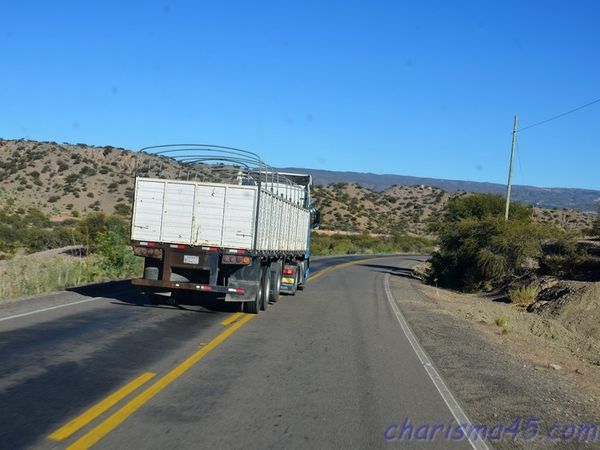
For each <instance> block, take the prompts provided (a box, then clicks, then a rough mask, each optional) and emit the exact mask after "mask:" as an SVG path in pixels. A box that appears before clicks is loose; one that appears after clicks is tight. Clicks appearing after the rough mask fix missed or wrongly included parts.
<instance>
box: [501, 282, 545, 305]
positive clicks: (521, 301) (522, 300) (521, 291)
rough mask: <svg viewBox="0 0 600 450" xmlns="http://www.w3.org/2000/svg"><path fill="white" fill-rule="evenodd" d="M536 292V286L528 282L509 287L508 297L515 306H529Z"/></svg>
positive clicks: (537, 291)
mask: <svg viewBox="0 0 600 450" xmlns="http://www.w3.org/2000/svg"><path fill="white" fill-rule="evenodd" d="M538 293H539V290H538V288H537V286H535V285H533V284H530V285H528V286H520V287H517V288H514V289H510V290H509V291H508V298H509V299H510V301H511V302H513V303H514V304H515V305H517V306H529V305H531V304H532V303H533V302H534V301H535V298H536V297H537V295H538Z"/></svg>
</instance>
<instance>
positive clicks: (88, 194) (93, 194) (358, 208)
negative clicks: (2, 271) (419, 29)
mask: <svg viewBox="0 0 600 450" xmlns="http://www.w3.org/2000/svg"><path fill="white" fill-rule="evenodd" d="M136 171H137V173H142V174H144V175H146V174H148V173H149V174H156V173H157V172H158V171H160V172H161V173H162V175H163V176H164V177H168V178H179V179H186V178H187V177H188V172H187V171H188V168H187V167H186V166H183V165H181V164H179V163H178V162H176V161H174V160H171V159H168V158H165V157H158V156H156V155H150V154H145V153H137V152H132V151H130V150H126V149H123V148H115V147H94V146H88V145H85V144H67V143H63V144H58V143H56V142H36V141H26V140H0V183H1V186H2V187H1V188H0V201H1V202H2V204H3V205H4V206H5V207H6V206H9V207H11V208H12V209H13V210H19V208H21V209H22V210H23V211H25V210H27V208H29V207H32V206H33V207H36V208H38V209H40V210H41V211H42V212H44V213H45V214H47V215H49V216H51V219H52V220H54V221H63V220H66V219H68V218H78V217H82V216H84V215H86V214H89V213H91V212H94V211H103V212H105V213H108V214H113V213H114V214H119V215H121V216H123V217H128V216H129V215H130V214H131V198H132V195H133V175H134V173H136ZM298 171H303V172H312V173H313V175H315V181H316V183H317V186H315V187H314V189H313V197H314V200H315V203H316V205H317V207H319V208H320V209H321V210H322V228H323V229H325V230H327V229H328V230H340V231H352V232H370V233H383V234H385V233H391V232H397V231H403V232H409V233H412V234H418V235H422V234H425V233H426V223H427V221H429V220H431V219H435V218H436V217H437V216H439V214H441V212H442V210H443V209H444V207H445V205H446V203H447V202H448V200H449V199H450V198H452V197H454V196H458V195H465V192H464V191H456V189H451V190H450V192H446V191H444V190H443V189H441V188H438V187H435V186H430V185H426V184H412V185H391V186H387V187H385V183H390V182H392V181H398V180H399V179H409V180H415V179H416V178H413V177H399V176H395V175H373V174H357V175H360V176H361V177H363V178H361V179H362V181H363V182H364V183H365V184H368V186H365V185H362V184H360V183H358V182H356V183H339V182H337V183H331V184H324V180H328V179H329V178H327V177H337V176H339V177H342V178H343V177H345V176H349V175H345V174H347V173H343V172H342V173H339V174H338V173H337V172H328V171H311V170H307V169H298ZM323 174H325V175H323ZM219 176H221V175H219ZM381 177H383V178H381ZM386 177H388V178H386ZM394 177H395V178H394ZM199 179H200V180H203V181H217V179H218V178H217V175H216V174H214V173H213V172H211V171H209V170H208V168H205V169H204V170H203V171H202V172H201V174H200V178H199ZM382 180H385V183H384V181H382ZM418 180H420V179H418ZM438 181H439V180H438ZM477 184H481V183H474V185H477ZM457 186H458V185H456V186H454V187H455V188H456V187H457ZM567 191H571V190H567ZM534 215H535V217H536V219H537V220H539V221H544V222H551V223H556V224H558V225H561V226H563V227H564V228H575V229H582V228H589V227H590V226H591V223H592V220H593V218H594V215H592V214H582V213H578V212H576V211H567V210H557V209H548V208H535V211H534Z"/></svg>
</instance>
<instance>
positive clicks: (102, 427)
mask: <svg viewBox="0 0 600 450" xmlns="http://www.w3.org/2000/svg"><path fill="white" fill-rule="evenodd" d="M364 261H368V260H366V259H360V260H355V261H350V262H347V263H343V264H338V265H335V266H331V267H327V268H325V269H322V270H320V271H319V272H317V273H316V274H314V275H312V276H311V277H310V280H311V281H312V280H315V279H317V278H319V277H322V276H323V275H325V274H327V273H329V272H331V271H333V270H337V269H341V268H344V267H347V266H351V265H353V264H357V263H359V262H364ZM253 317H254V315H252V314H249V315H246V314H243V313H235V314H232V315H231V316H229V317H228V318H227V319H225V320H223V321H222V322H221V324H222V325H224V326H226V327H227V328H226V329H225V330H223V331H222V332H221V333H220V334H219V335H217V337H215V338H214V339H213V340H212V341H210V342H209V343H207V344H206V345H204V346H202V347H201V348H200V349H199V350H198V351H196V352H195V353H193V354H192V355H191V356H189V357H188V358H187V359H186V360H185V361H183V362H182V363H181V364H179V365H178V366H177V367H175V368H174V369H172V370H171V371H169V372H168V373H166V374H165V375H163V376H162V377H161V378H159V379H158V380H157V381H156V382H155V383H154V384H153V385H151V386H150V387H148V388H147V389H146V390H144V391H142V392H141V393H139V394H138V395H137V396H135V397H134V398H133V399H131V400H130V401H129V402H128V403H126V404H125V405H124V406H123V407H121V408H120V409H118V410H117V411H116V412H114V413H113V414H112V415H110V416H109V417H108V418H107V419H105V420H104V421H103V422H101V423H100V424H99V425H97V426H96V427H95V428H93V429H92V430H91V431H89V432H88V433H86V434H85V435H83V436H82V437H81V438H79V439H78V440H77V441H75V442H74V443H73V444H71V445H70V446H69V447H67V448H68V449H73V450H75V449H77V450H79V449H88V448H90V447H92V446H93V445H94V444H96V443H97V442H98V441H100V440H101V439H103V438H104V437H105V436H106V435H108V434H109V433H110V432H112V431H113V430H114V429H115V428H117V427H118V426H119V425H120V424H122V423H123V422H124V421H125V420H127V418H128V417H129V416H131V415H132V414H133V413H134V412H136V411H137V410H138V409H139V408H141V407H142V406H143V405H144V404H145V403H147V402H148V401H149V400H150V399H152V398H153V397H154V396H156V395H157V394H158V393H159V392H161V391H162V390H163V389H165V388H166V387H167V386H169V385H170V384H171V383H173V381H175V380H176V379H177V378H179V377H180V376H181V375H183V374H184V373H185V372H187V371H188V370H189V369H191V368H192V367H193V366H194V365H195V364H197V363H198V362H199V361H200V360H201V359H202V358H204V357H205V356H206V355H208V354H209V353H210V352H211V351H212V350H214V349H215V348H217V347H218V346H219V345H220V344H221V343H223V342H224V341H225V340H227V339H228V338H229V337H230V336H231V335H232V334H233V333H235V332H236V331H237V330H239V329H240V328H241V327H243V326H244V325H245V324H246V323H248V322H249V321H250V320H252V318H253ZM232 324H233V325H232ZM155 376H156V374H155V373H153V372H145V373H143V374H141V375H140V376H138V377H137V378H135V379H133V380H132V381H130V382H129V383H127V384H126V385H125V386H123V387H122V388H120V389H119V390H117V391H115V392H113V393H112V394H110V395H109V396H108V397H106V398H105V399H103V400H102V401H100V402H99V403H97V404H95V405H94V406H92V407H91V408H89V409H88V410H86V411H85V412H84V413H83V414H81V415H80V416H78V417H76V418H75V419H73V420H71V421H69V422H67V423H66V424H65V425H63V426H62V427H60V428H59V429H58V430H56V431H55V432H53V433H52V434H51V435H49V436H48V438H49V439H51V440H53V441H58V442H60V441H64V440H66V439H68V438H70V437H71V436H73V435H74V434H75V433H77V432H78V431H79V430H81V429H82V428H84V427H85V426H87V425H88V424H90V423H91V422H92V421H94V420H95V419H97V418H98V417H100V416H101V415H102V414H104V413H105V412H107V411H108V410H109V409H111V408H113V407H114V406H116V405H117V404H118V403H119V402H120V401H122V400H123V399H125V398H126V397H128V396H129V395H130V394H132V393H133V392H134V391H136V390H137V389H139V388H140V387H141V386H143V385H144V384H146V383H147V382H149V381H150V380H151V379H153V378H154V377H155Z"/></svg>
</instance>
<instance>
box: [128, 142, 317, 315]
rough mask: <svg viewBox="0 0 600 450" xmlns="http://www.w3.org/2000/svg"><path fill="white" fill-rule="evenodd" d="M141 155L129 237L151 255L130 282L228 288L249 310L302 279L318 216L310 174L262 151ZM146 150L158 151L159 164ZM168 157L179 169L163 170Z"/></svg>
mask: <svg viewBox="0 0 600 450" xmlns="http://www.w3.org/2000/svg"><path fill="white" fill-rule="evenodd" d="M144 155H146V157H147V158H148V159H147V161H148V162H147V164H146V165H142V164H139V161H136V177H135V198H134V208H133V212H132V229H131V237H132V245H133V250H134V254H135V255H137V256H141V257H144V259H145V264H144V276H143V277H142V278H136V279H134V280H133V281H132V283H133V284H134V285H136V286H140V287H141V288H143V289H144V290H146V291H149V292H154V293H161V294H167V293H171V295H172V294H173V293H179V294H180V293H182V292H189V291H195V292H200V293H206V292H212V293H219V294H224V295H225V301H227V302H240V303H242V304H243V306H244V310H245V311H246V312H250V313H257V312H258V310H259V309H266V307H267V305H268V302H269V301H273V302H274V301H277V299H278V297H279V293H281V292H283V293H288V294H292V295H293V294H295V292H296V290H297V289H302V288H303V286H304V284H305V283H306V280H307V279H308V275H309V270H310V229H311V228H313V227H316V226H318V220H319V214H318V212H317V211H316V210H314V208H312V205H311V197H310V185H311V178H310V176H308V175H303V174H292V173H280V172H277V171H275V170H274V169H272V168H271V167H269V166H268V165H267V164H265V163H264V162H263V161H262V160H261V159H260V158H259V157H258V155H256V154H254V153H252V152H248V151H245V150H239V149H234V148H229V147H220V146H209V145H197V144H188V145H164V146H155V147H147V148H144V149H142V150H141V152H140V153H139V157H142V158H143V157H144ZM150 155H157V156H159V158H160V159H159V160H160V164H159V166H158V167H157V166H156V165H154V168H153V167H152V161H153V158H150V157H149V156H150ZM169 163H176V164H169ZM167 166H170V167H171V166H176V167H179V170H178V173H177V174H176V175H175V174H173V173H168V170H167V171H165V170H162V169H164V168H166V167H167ZM182 167H183V168H184V173H183V175H184V176H185V179H182V178H183V176H182V173H181V168H182ZM144 172H145V175H146V176H145V177H142V176H139V175H141V174H144ZM192 177H193V179H191V178H192ZM226 181H229V182H228V183H227V182H226ZM172 296H173V295H172ZM173 297H174V296H173Z"/></svg>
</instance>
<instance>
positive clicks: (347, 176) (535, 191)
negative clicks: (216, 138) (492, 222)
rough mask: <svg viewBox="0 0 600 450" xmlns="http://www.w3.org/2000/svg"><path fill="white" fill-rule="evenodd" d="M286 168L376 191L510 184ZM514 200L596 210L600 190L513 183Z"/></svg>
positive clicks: (483, 189) (493, 189)
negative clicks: (411, 187) (416, 186)
mask: <svg viewBox="0 0 600 450" xmlns="http://www.w3.org/2000/svg"><path fill="white" fill-rule="evenodd" d="M283 170H289V171H298V172H302V173H308V174H310V175H312V177H313V181H314V183H315V184H316V185H328V184H332V183H357V184H360V185H361V186H364V187H366V188H369V189H372V190H374V191H383V190H385V189H387V188H389V187H391V186H394V185H398V186H414V185H425V186H432V187H436V188H439V189H442V190H444V191H447V192H460V191H464V192H474V193H485V194H498V195H505V193H506V186H505V185H503V184H496V183H482V182H476V181H461V180H444V179H437V178H420V177H412V176H405V175H391V174H387V175H386V174H384V175H379V174H374V173H364V172H338V171H331V170H320V169H305V168H285V169H283ZM512 192H513V194H512V195H513V198H514V200H516V201H518V202H521V203H525V204H528V205H535V206H540V207H546V208H559V209H560V208H567V209H575V210H578V211H582V212H595V211H596V208H597V206H596V205H597V202H598V201H599V200H600V191H597V190H591V189H574V188H542V187H535V186H521V185H514V186H513V191H512Z"/></svg>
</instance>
